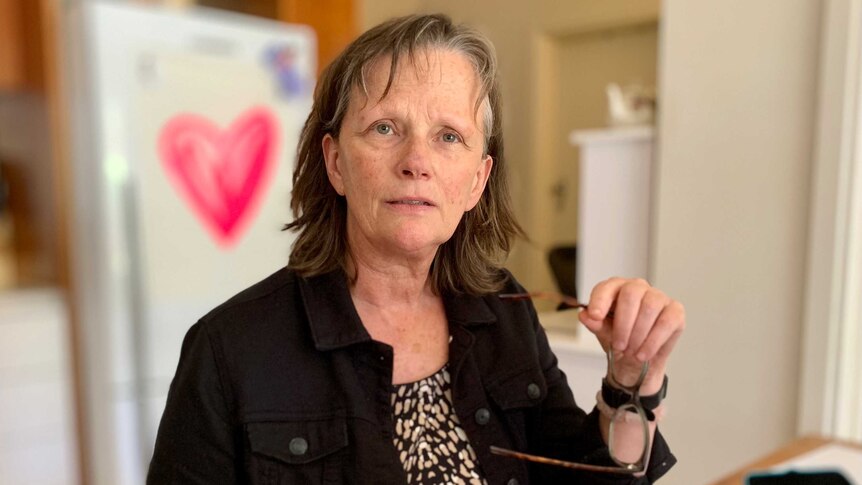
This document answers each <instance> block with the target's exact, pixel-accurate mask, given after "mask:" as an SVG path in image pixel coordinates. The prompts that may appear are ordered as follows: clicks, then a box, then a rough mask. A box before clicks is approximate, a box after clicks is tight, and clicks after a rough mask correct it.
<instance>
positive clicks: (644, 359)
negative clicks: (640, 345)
mask: <svg viewBox="0 0 862 485" xmlns="http://www.w3.org/2000/svg"><path fill="white" fill-rule="evenodd" d="M636 357H637V359H638V360H639V361H641V362H644V361H646V354H645V353H643V352H638V355H637V356H636Z"/></svg>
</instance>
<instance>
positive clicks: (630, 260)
mask: <svg viewBox="0 0 862 485" xmlns="http://www.w3.org/2000/svg"><path fill="white" fill-rule="evenodd" d="M654 138H655V135H654V130H653V128H652V127H651V126H636V127H627V128H613V129H602V130H586V131H574V132H572V134H571V135H570V136H569V141H570V142H571V143H572V144H573V145H576V146H578V147H580V155H581V160H580V187H579V188H578V256H577V281H576V284H577V288H578V294H579V295H584V296H585V297H586V296H588V295H589V294H590V293H589V292H590V290H592V288H593V286H595V284H596V283H598V282H600V281H602V280H604V279H606V278H608V277H611V276H624V277H628V278H646V277H647V275H648V272H649V240H650V236H649V226H650V224H649V223H650V213H651V192H652V190H651V189H652V176H651V174H652V160H653V151H654Z"/></svg>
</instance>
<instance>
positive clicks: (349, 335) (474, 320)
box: [298, 269, 497, 350]
mask: <svg viewBox="0 0 862 485" xmlns="http://www.w3.org/2000/svg"><path fill="white" fill-rule="evenodd" d="M298 279H299V288H300V293H301V295H302V303H303V306H304V307H305V313H306V315H307V317H308V322H309V325H310V326H311V335H312V338H313V339H314V345H315V347H316V348H317V349H318V350H333V349H337V348H341V347H346V346H349V345H353V344H358V343H362V342H368V341H371V335H369V333H368V331H367V330H366V329H365V326H364V325H362V321H361V320H360V319H359V314H358V313H356V307H354V306H353V300H352V299H351V298H350V289H349V287H348V281H347V276H346V275H345V274H344V271H342V270H341V269H338V270H335V271H332V272H329V273H326V274H322V275H318V276H311V277H307V278H303V277H298ZM443 305H444V307H445V308H446V318H448V319H449V324H450V325H452V324H458V325H462V326H475V325H483V324H491V323H494V322H496V321H497V316H496V315H495V314H494V313H493V312H492V311H491V308H490V307H489V306H488V303H487V302H486V301H485V299H484V298H483V297H478V296H470V295H458V296H445V295H444V297H443Z"/></svg>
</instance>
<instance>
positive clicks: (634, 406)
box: [490, 292, 652, 475]
mask: <svg viewBox="0 0 862 485" xmlns="http://www.w3.org/2000/svg"><path fill="white" fill-rule="evenodd" d="M498 297H499V298H500V299H501V300H510V301H520V300H534V299H542V300H550V301H554V302H556V303H562V304H563V305H564V306H566V307H569V308H583V309H586V308H587V305H585V304H583V303H581V302H579V301H578V300H577V299H576V298H574V297H571V296H567V295H562V294H559V293H552V292H530V293H504V294H500V295H498ZM608 316H609V317H612V316H613V312H609V313H608ZM606 355H607V358H608V380H609V383H610V384H611V385H613V386H614V387H617V388H619V389H622V390H624V391H626V392H627V393H628V394H629V395H630V396H631V397H630V398H629V400H628V402H626V403H625V404H623V405H621V406H619V407H618V408H617V409H616V411H615V412H614V415H613V417H612V418H611V422H610V429H609V430H608V452H609V455H610V457H611V460H613V461H614V463H616V465H617V466H604V465H590V464H587V463H579V462H573V461H565V460H559V459H556V458H548V457H545V456H539V455H532V454H529V453H523V452H520V451H515V450H510V449H507V448H501V447H499V446H491V447H490V451H491V453H493V454H495V455H500V456H507V457H510V458H517V459H519V460H525V461H530V462H533V463H541V464H545V465H554V466H560V467H564V468H571V469H575V470H584V471H592V472H600V473H615V474H622V475H634V474H637V473H641V472H644V471H645V470H646V467H647V463H649V455H650V450H651V449H652V443H651V442H650V429H649V420H648V419H647V416H646V412H645V411H644V408H643V404H642V403H641V399H640V387H641V385H642V384H643V382H644V379H646V375H647V371H649V362H644V363H643V365H642V366H641V372H640V375H639V376H638V378H637V380H636V381H635V382H634V383H633V384H631V385H626V384H623V383H622V382H620V380H619V379H618V378H617V376H616V373H615V370H614V352H613V351H609V352H607V354H606ZM630 412H634V413H636V414H637V415H638V417H639V418H640V422H641V424H642V429H643V443H644V450H643V453H641V456H640V458H639V459H638V460H637V461H635V462H625V461H621V460H618V459H617V458H616V457H615V456H614V442H615V438H614V424H615V423H616V422H618V421H622V420H624V419H625V416H626V413H630Z"/></svg>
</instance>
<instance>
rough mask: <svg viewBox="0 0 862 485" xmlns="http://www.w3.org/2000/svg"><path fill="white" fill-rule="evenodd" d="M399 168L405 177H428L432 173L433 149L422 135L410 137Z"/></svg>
mask: <svg viewBox="0 0 862 485" xmlns="http://www.w3.org/2000/svg"><path fill="white" fill-rule="evenodd" d="M398 168H399V170H400V171H401V175H403V176H405V177H410V178H424V177H428V176H429V175H430V174H431V151H430V148H429V147H428V143H427V141H425V140H422V139H421V137H410V138H409V139H408V142H407V143H406V147H405V150H404V152H403V153H402V156H401V161H400V163H399V167H398Z"/></svg>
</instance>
